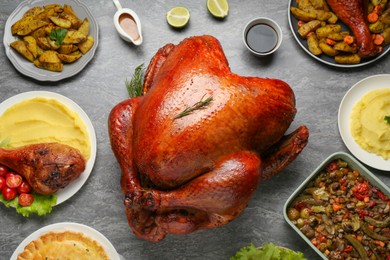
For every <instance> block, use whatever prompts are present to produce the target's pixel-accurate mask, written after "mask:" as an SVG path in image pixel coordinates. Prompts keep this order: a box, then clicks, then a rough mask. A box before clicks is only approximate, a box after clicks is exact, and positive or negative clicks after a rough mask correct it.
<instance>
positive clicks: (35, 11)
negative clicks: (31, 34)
mask: <svg viewBox="0 0 390 260" xmlns="http://www.w3.org/2000/svg"><path fill="white" fill-rule="evenodd" d="M44 10H45V9H44V8H43V7H40V6H35V7H31V8H30V9H28V10H27V12H25V13H24V15H23V17H26V16H36V15H38V14H40V13H42V12H43V11H44Z"/></svg>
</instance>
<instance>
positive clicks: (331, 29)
mask: <svg viewBox="0 0 390 260" xmlns="http://www.w3.org/2000/svg"><path fill="white" fill-rule="evenodd" d="M338 32H341V25H339V24H328V25H326V26H323V27H320V28H318V29H317V30H316V34H317V37H318V38H319V39H321V38H326V37H328V35H329V34H331V33H338Z"/></svg>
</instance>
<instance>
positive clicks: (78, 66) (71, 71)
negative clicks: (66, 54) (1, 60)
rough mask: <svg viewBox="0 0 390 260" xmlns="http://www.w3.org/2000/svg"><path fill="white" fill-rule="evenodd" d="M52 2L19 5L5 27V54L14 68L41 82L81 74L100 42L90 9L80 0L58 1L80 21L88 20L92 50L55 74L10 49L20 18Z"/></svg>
mask: <svg viewBox="0 0 390 260" xmlns="http://www.w3.org/2000/svg"><path fill="white" fill-rule="evenodd" d="M52 3H53V1H52V0H26V1H23V2H22V3H20V4H19V5H18V7H17V8H16V9H15V10H14V11H13V12H12V13H11V15H10V16H9V17H8V19H7V22H6V23H5V27H4V41H3V42H4V47H5V53H6V55H7V57H8V59H9V60H10V61H11V63H12V64H13V65H14V67H15V68H16V69H17V70H18V71H19V72H20V73H22V74H24V75H26V76H28V77H31V78H34V79H36V80H40V81H59V80H62V79H65V78H68V77H71V76H73V75H75V74H77V73H79V72H80V71H81V70H82V69H83V68H84V67H85V66H86V65H87V64H88V63H89V62H90V61H91V60H92V58H93V56H94V55H95V51H96V49H97V46H98V40H99V28H98V23H97V21H96V19H95V18H94V17H93V15H92V13H91V11H90V10H89V9H88V7H87V6H86V5H85V4H84V3H82V2H81V1H79V0H56V1H55V3H57V4H61V5H64V4H67V5H70V6H72V8H73V10H74V11H75V13H76V14H77V16H78V17H79V18H80V19H84V18H88V19H89V23H90V28H89V34H90V35H91V36H93V38H94V41H95V43H94V45H93V46H92V48H91V49H90V50H89V51H88V52H87V53H86V54H85V55H83V56H82V57H81V58H80V59H79V60H77V61H76V62H74V63H71V64H65V65H64V68H63V70H62V71H61V72H53V71H49V70H44V69H39V68H37V67H35V65H34V64H33V63H32V62H30V61H28V60H26V59H25V58H24V57H22V56H21V55H20V54H19V53H17V52H16V51H15V50H14V49H12V48H11V47H10V44H11V42H13V41H15V40H16V39H18V37H15V36H13V35H12V33H11V26H12V24H14V23H15V22H16V21H18V20H19V19H20V18H22V17H23V14H24V13H25V12H26V11H27V10H28V9H30V8H31V7H34V6H44V5H47V4H52Z"/></svg>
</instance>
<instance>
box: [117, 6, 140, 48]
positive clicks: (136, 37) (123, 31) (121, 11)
mask: <svg viewBox="0 0 390 260" xmlns="http://www.w3.org/2000/svg"><path fill="white" fill-rule="evenodd" d="M112 1H113V2H114V4H115V6H116V8H117V9H118V11H117V12H116V13H115V15H114V25H115V28H116V30H117V31H118V33H119V36H120V37H121V38H122V39H123V40H125V41H127V42H132V43H133V44H134V45H141V44H142V41H143V38H142V29H141V21H140V19H139V18H138V15H137V14H136V13H135V12H134V11H133V10H131V9H129V8H122V6H121V4H120V3H119V0H112ZM126 19H127V21H125V20H126ZM126 22H130V23H135V25H134V24H133V25H134V26H136V29H137V31H136V33H135V31H134V30H135V28H129V27H127V28H126V24H125V23H126ZM121 23H122V25H121ZM127 25H128V26H129V24H127ZM130 26H131V25H130ZM130 29H131V31H132V33H131V34H132V35H130V34H129V32H130Z"/></svg>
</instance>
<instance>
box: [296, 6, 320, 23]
mask: <svg viewBox="0 0 390 260" xmlns="http://www.w3.org/2000/svg"><path fill="white" fill-rule="evenodd" d="M290 11H291V13H292V14H293V15H294V16H295V18H297V19H298V20H301V21H304V22H310V21H312V20H315V19H316V18H317V16H316V15H315V14H312V13H309V12H305V11H303V10H301V9H298V8H297V7H294V6H291V7H290Z"/></svg>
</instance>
